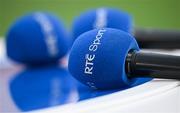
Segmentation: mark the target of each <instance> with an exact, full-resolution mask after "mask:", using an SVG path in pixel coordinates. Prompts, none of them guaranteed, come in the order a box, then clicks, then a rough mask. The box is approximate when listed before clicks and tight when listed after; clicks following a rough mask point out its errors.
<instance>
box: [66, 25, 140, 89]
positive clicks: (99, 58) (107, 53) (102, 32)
mask: <svg viewBox="0 0 180 113" xmlns="http://www.w3.org/2000/svg"><path fill="white" fill-rule="evenodd" d="M130 50H136V51H138V50H139V47H138V45H137V42H136V40H135V39H134V38H133V37H132V36H131V35H130V34H128V33H126V32H124V31H121V30H117V29H111V28H104V29H95V30H91V31H89V32H86V33H84V34H82V35H80V36H79V37H78V38H77V40H76V41H75V42H74V44H73V46H72V48H71V52H70V56H69V64H68V68H69V71H70V73H71V74H72V75H73V76H74V77H75V78H76V79H78V80H79V81H80V82H82V83H84V84H86V85H88V86H90V87H92V88H94V89H113V88H122V87H131V86H134V84H135V83H137V81H138V78H132V79H129V78H128V77H127V75H126V72H125V60H126V56H127V54H128V52H129V51H130ZM140 81H144V80H142V79H141V80H140ZM142 83H143V82H142Z"/></svg>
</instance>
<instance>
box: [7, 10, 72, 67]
mask: <svg viewBox="0 0 180 113" xmlns="http://www.w3.org/2000/svg"><path fill="white" fill-rule="evenodd" d="M6 49H7V55H8V57H10V58H11V59H12V60H14V61H17V62H19V63H24V64H27V65H42V64H49V63H54V62H57V61H58V60H59V59H60V58H62V57H64V56H65V55H66V53H67V52H68V49H69V39H68V35H67V31H66V30H65V28H64V25H63V23H62V22H61V21H60V20H59V19H58V18H57V17H56V16H54V15H52V14H50V13H45V12H34V13H30V14H26V15H24V16H22V17H20V18H18V19H17V20H16V21H15V22H14V23H13V24H12V25H11V27H10V29H9V31H8V32H7V35H6Z"/></svg>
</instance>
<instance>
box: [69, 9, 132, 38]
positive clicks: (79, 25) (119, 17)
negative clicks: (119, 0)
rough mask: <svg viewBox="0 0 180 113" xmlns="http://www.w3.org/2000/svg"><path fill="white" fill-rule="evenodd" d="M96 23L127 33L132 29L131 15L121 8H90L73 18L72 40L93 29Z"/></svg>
mask: <svg viewBox="0 0 180 113" xmlns="http://www.w3.org/2000/svg"><path fill="white" fill-rule="evenodd" d="M99 10H102V11H99ZM102 13H104V15H103V14H102ZM98 14H99V16H98ZM103 22H104V23H105V24H104V25H103ZM96 23H99V24H102V26H101V27H108V28H116V29H120V30H123V31H125V32H129V33H131V32H132V29H133V18H132V16H131V15H129V14H128V13H126V12H124V11H122V10H118V9H113V8H99V9H92V10H88V11H85V12H83V13H82V14H81V15H80V16H78V17H76V18H75V19H74V21H73V26H72V33H73V40H75V39H76V38H77V37H78V36H79V35H81V34H82V33H84V32H86V31H89V30H92V29H94V28H95V26H96V25H95V24H96Z"/></svg>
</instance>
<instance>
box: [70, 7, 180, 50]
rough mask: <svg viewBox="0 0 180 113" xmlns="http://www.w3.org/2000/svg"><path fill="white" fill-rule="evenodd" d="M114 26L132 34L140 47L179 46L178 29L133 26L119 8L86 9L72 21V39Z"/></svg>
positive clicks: (128, 16)
mask: <svg viewBox="0 0 180 113" xmlns="http://www.w3.org/2000/svg"><path fill="white" fill-rule="evenodd" d="M104 27H108V28H116V29H120V30H122V31H125V32H128V33H131V34H133V36H134V37H135V38H136V40H137V42H138V44H139V46H140V48H150V49H177V48H180V45H179V42H180V31H179V30H161V29H138V28H136V29H135V28H134V21H133V17H132V16H131V15H130V14H128V13H126V12H124V11H121V10H118V9H113V8H98V9H93V10H89V11H86V12H84V13H82V14H81V15H80V16H79V17H76V18H75V19H74V22H73V27H72V32H73V38H74V40H75V39H76V38H77V37H78V36H79V35H80V34H82V33H84V32H86V31H89V30H92V29H95V28H104Z"/></svg>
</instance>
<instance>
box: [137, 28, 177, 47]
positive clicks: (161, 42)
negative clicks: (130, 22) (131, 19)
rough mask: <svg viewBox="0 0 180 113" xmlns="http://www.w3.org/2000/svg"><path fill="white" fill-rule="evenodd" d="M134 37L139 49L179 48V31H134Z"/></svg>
mask: <svg viewBox="0 0 180 113" xmlns="http://www.w3.org/2000/svg"><path fill="white" fill-rule="evenodd" d="M134 36H135V37H136V40H137V42H138V45H139V47H140V48H151V49H153V48H154V49H157V48H158V49H177V48H180V31H179V30H158V29H136V30H135V34H134Z"/></svg>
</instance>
